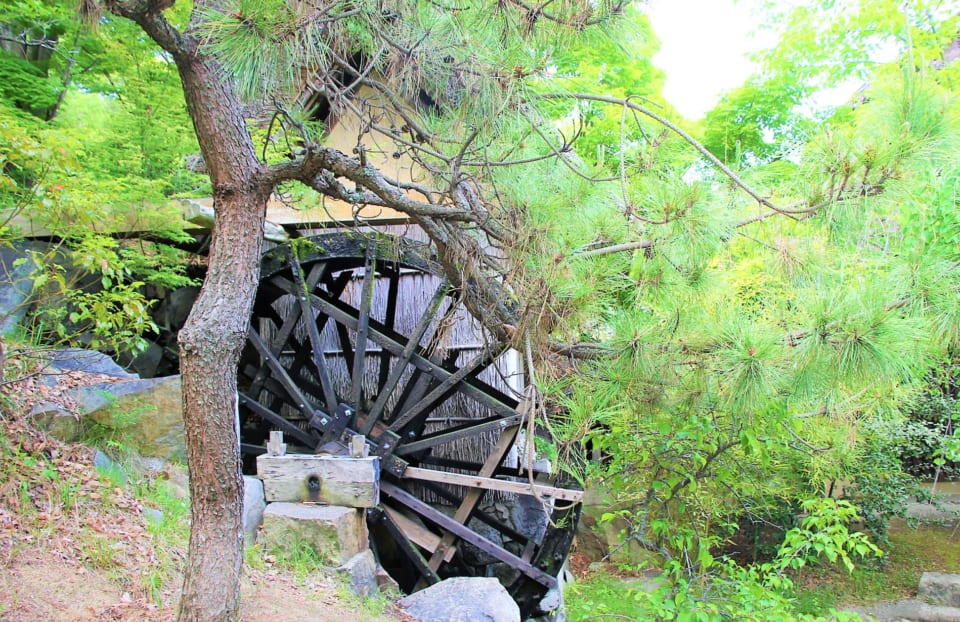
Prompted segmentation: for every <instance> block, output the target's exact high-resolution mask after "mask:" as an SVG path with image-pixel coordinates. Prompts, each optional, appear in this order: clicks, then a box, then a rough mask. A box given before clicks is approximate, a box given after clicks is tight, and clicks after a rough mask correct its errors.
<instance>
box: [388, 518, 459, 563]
mask: <svg viewBox="0 0 960 622" xmlns="http://www.w3.org/2000/svg"><path fill="white" fill-rule="evenodd" d="M383 509H384V511H386V513H387V515H388V516H389V517H390V520H392V521H393V522H394V523H395V524H396V525H397V527H399V528H400V531H402V532H403V533H404V534H405V535H406V536H407V539H408V540H410V541H411V542H413V543H414V544H416V545H417V546H421V547H423V548H425V549H426V550H428V551H430V552H431V553H433V552H434V551H436V550H437V547H438V546H440V536H438V535H437V534H435V533H433V532H432V531H430V530H429V529H427V528H426V527H424V526H423V525H421V524H419V523H417V522H416V521H415V520H413V519H411V518H408V517H407V516H405V515H404V514H401V513H400V512H398V511H396V510H394V509H393V508H391V507H388V506H384V508H383ZM456 552H457V547H450V548H449V549H447V554H446V555H444V556H443V561H445V562H449V561H450V560H451V559H453V555H454V553H456Z"/></svg>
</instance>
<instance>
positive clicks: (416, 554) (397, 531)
mask: <svg viewBox="0 0 960 622" xmlns="http://www.w3.org/2000/svg"><path fill="white" fill-rule="evenodd" d="M375 511H376V512H378V513H379V516H378V519H379V522H380V523H381V524H382V525H384V526H385V527H386V528H387V531H389V532H390V535H391V536H392V537H393V541H394V542H395V543H396V544H397V545H398V546H399V547H400V550H401V551H403V553H404V555H406V557H407V559H409V560H410V562H411V563H412V564H413V565H414V567H415V568H416V569H417V571H418V572H419V573H420V576H421V578H422V579H423V580H425V581H426V582H427V583H428V584H430V585H433V584H434V583H439V582H440V577H439V576H438V575H437V571H436V570H434V569H433V568H431V567H430V565H429V564H427V560H426V559H425V558H424V557H423V555H421V554H420V551H419V549H417V547H416V545H415V544H414V543H413V542H411V540H410V539H409V538H408V537H407V534H406V533H404V531H403V529H401V528H400V526H399V525H398V524H397V523H396V522H394V520H393V517H392V516H391V515H390V514H389V513H387V512H384V511H379V510H375Z"/></svg>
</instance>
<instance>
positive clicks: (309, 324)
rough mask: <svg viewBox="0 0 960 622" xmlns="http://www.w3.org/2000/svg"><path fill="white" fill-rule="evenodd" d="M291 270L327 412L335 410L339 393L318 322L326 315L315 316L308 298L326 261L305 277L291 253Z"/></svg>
mask: <svg viewBox="0 0 960 622" xmlns="http://www.w3.org/2000/svg"><path fill="white" fill-rule="evenodd" d="M290 271H291V272H292V273H293V281H294V284H295V285H296V298H297V303H298V306H297V309H298V310H299V313H297V316H298V317H299V316H302V317H303V318H304V322H303V324H304V326H306V329H307V337H308V339H309V340H310V352H311V353H312V355H313V357H312V361H313V367H314V369H315V370H316V373H317V377H318V378H319V379H320V386H321V388H322V392H323V402H324V405H325V406H326V409H327V412H330V413H332V412H335V411H336V409H337V394H336V393H335V392H334V390H333V382H332V381H331V380H330V370H329V369H328V368H327V361H326V356H325V355H324V353H323V342H322V340H321V339H320V328H318V326H317V324H318V323H320V322H322V323H326V320H327V318H326V317H322V318H321V317H318V318H316V320H314V319H312V318H313V307H312V306H311V305H310V301H309V300H307V292H309V291H312V290H313V288H314V287H316V285H317V283H319V282H320V279H321V278H323V276H324V275H326V273H327V264H326V262H324V263H320V264H317V265H315V266H313V268H312V269H311V270H310V274H309V275H308V276H307V278H306V279H304V277H303V269H302V268H301V266H300V263H299V262H298V261H297V259H296V257H294V255H293V253H291V254H290Z"/></svg>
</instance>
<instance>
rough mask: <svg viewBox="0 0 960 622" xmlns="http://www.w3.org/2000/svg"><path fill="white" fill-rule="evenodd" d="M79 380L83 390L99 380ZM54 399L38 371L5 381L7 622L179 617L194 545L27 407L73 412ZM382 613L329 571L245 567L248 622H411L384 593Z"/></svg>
mask: <svg viewBox="0 0 960 622" xmlns="http://www.w3.org/2000/svg"><path fill="white" fill-rule="evenodd" d="M74 375H76V376H77V377H76V378H71V380H75V382H73V384H74V385H76V386H79V385H82V384H87V383H89V382H90V381H91V378H87V377H85V376H84V375H83V374H74ZM94 379H96V378H94ZM57 398H58V396H57V395H54V394H53V393H52V392H51V391H49V390H48V389H47V388H46V387H44V386H43V385H42V384H41V383H39V382H35V381H34V378H33V377H31V376H28V377H26V379H25V380H24V381H23V382H16V383H13V382H6V383H0V622H74V621H78V622H79V621H82V622H91V621H96V622H134V621H137V622H139V621H144V622H167V621H172V620H174V619H175V617H176V606H177V601H178V591H179V588H180V583H181V580H182V578H181V575H180V574H179V570H178V569H180V568H182V567H183V565H184V563H185V561H186V551H185V548H186V543H185V542H182V543H178V544H176V545H169V546H168V545H167V544H165V543H163V542H158V541H157V540H156V539H155V538H154V536H153V535H151V533H150V532H149V529H148V520H147V517H146V515H145V512H144V506H143V505H142V503H141V501H140V500H139V499H137V498H136V497H135V496H134V495H133V493H132V492H131V491H130V490H129V489H127V488H125V487H118V486H116V484H113V483H111V482H109V481H106V480H104V479H103V478H101V477H100V476H99V475H98V473H97V471H96V468H95V467H94V464H93V457H94V450H93V449H92V448H90V447H86V446H84V445H79V444H70V443H61V442H59V441H57V440H55V439H53V438H51V437H49V436H48V435H46V434H44V433H43V432H40V431H39V430H37V429H35V428H33V427H32V426H31V425H30V423H29V421H27V419H26V417H24V416H23V414H22V413H25V412H27V411H28V409H29V406H30V404H31V403H32V402H34V401H36V400H37V399H45V400H48V401H55V402H57V403H60V404H62V405H63V406H64V407H66V408H68V409H69V404H67V403H65V402H63V401H62V400H60V399H57ZM158 547H163V548H164V550H162V551H161V550H158ZM161 566H162V570H159V569H161ZM151 577H162V579H161V581H162V583H157V581H156V580H152V579H151ZM149 586H157V589H151V588H150V587H149ZM376 609H378V606H377V605H369V604H367V605H363V604H362V603H361V601H360V600H358V599H356V598H355V597H353V596H351V595H348V594H345V593H344V588H343V587H342V584H341V583H340V581H339V578H338V577H336V576H334V575H333V574H332V573H331V574H324V573H323V572H315V573H312V574H309V575H306V576H301V575H295V574H294V573H293V571H292V570H290V569H287V568H285V567H282V566H279V565H275V564H271V563H269V562H264V563H258V564H257V565H256V567H250V566H245V567H244V576H243V581H242V589H241V620H243V621H244V622H276V621H277V620H283V621H284V622H308V621H309V622H348V621H349V622H353V621H361V622H397V621H400V620H402V619H403V618H402V616H400V614H399V613H398V612H397V611H396V610H395V608H394V607H393V605H392V603H391V602H390V601H388V600H386V599H384V600H383V604H382V605H381V606H379V609H381V610H384V611H385V612H384V613H371V611H373V610H376Z"/></svg>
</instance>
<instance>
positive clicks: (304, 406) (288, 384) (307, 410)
mask: <svg viewBox="0 0 960 622" xmlns="http://www.w3.org/2000/svg"><path fill="white" fill-rule="evenodd" d="M247 340H248V341H249V342H250V343H251V344H253V347H254V348H255V349H256V350H257V352H258V353H259V354H260V356H262V357H263V358H264V359H265V360H266V361H267V364H268V365H269V366H270V371H271V372H273V376H274V379H275V380H276V381H278V382H279V383H280V384H281V385H282V386H283V389H284V391H286V393H287V395H288V396H289V398H290V400H291V405H292V406H293V407H294V408H296V409H297V410H299V411H300V412H301V413H303V415H304V416H305V417H306V418H307V419H311V418H312V417H313V415H314V414H315V413H314V409H313V406H311V405H310V402H309V401H307V398H306V396H305V395H304V394H303V393H302V392H301V391H300V388H299V387H298V386H297V385H296V383H294V382H293V379H292V378H290V376H289V374H287V370H286V369H285V368H284V366H283V364H282V363H281V362H280V361H279V359H277V357H276V356H274V354H273V352H271V351H270V348H268V347H267V344H265V343H264V342H263V339H261V338H260V334H259V333H258V332H257V331H256V330H254V329H253V326H251V327H249V328H248V329H247Z"/></svg>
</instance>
